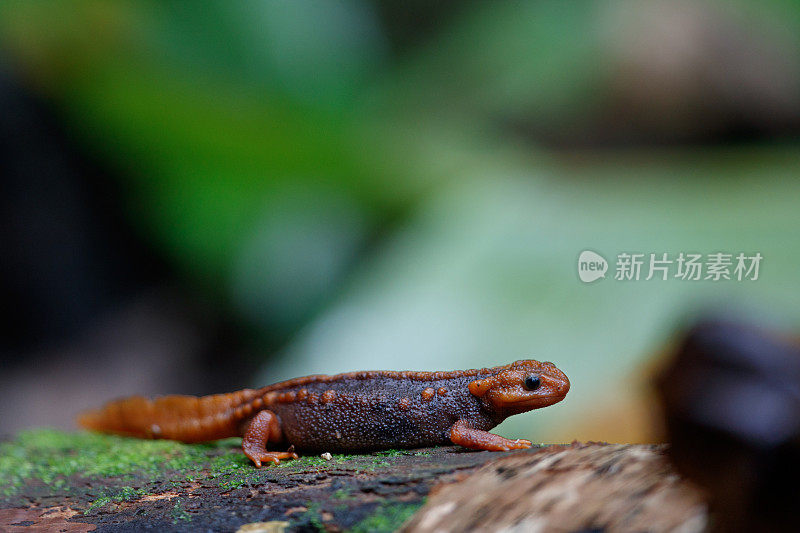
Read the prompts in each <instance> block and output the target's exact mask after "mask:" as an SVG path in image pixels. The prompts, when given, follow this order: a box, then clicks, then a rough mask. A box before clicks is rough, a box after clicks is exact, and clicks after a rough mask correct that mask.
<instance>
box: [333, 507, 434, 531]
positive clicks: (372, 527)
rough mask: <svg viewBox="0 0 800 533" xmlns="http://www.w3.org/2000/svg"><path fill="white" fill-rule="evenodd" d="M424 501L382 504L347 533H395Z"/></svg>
mask: <svg viewBox="0 0 800 533" xmlns="http://www.w3.org/2000/svg"><path fill="white" fill-rule="evenodd" d="M424 503H425V502H424V500H423V501H420V502H417V503H408V504H393V505H388V504H382V505H379V506H378V507H377V508H376V509H375V511H374V512H373V513H372V514H370V515H369V516H368V517H366V518H365V519H363V520H362V521H361V522H359V523H357V524H356V525H355V526H353V527H352V528H350V529H348V530H347V531H348V533H380V532H383V531H387V532H389V531H396V530H397V529H399V528H400V526H401V525H402V524H403V522H405V521H406V520H408V519H409V518H410V517H411V515H413V514H414V513H415V512H416V511H417V509H419V508H420V507H422V505H423V504H424Z"/></svg>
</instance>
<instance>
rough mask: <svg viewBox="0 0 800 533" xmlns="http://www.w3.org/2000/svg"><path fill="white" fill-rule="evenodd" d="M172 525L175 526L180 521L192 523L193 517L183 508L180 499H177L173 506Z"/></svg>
mask: <svg viewBox="0 0 800 533" xmlns="http://www.w3.org/2000/svg"><path fill="white" fill-rule="evenodd" d="M171 514H172V523H173V524H175V523H177V522H178V521H179V520H183V521H186V522H188V521H190V520H191V519H192V515H190V514H189V513H188V512H186V510H185V509H184V508H183V501H182V500H181V499H180V498H176V499H175V504H174V505H173V506H172V511H171Z"/></svg>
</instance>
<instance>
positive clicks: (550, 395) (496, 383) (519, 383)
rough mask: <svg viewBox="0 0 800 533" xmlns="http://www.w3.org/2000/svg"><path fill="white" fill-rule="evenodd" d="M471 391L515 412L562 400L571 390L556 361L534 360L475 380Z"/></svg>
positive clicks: (504, 410) (508, 412)
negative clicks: (541, 361) (555, 363)
mask: <svg viewBox="0 0 800 533" xmlns="http://www.w3.org/2000/svg"><path fill="white" fill-rule="evenodd" d="M469 391H470V392H471V393H472V394H473V395H474V396H477V397H478V398H480V399H481V400H482V401H483V402H484V403H485V404H486V405H487V406H488V407H491V408H492V409H493V410H495V411H497V412H500V413H503V414H505V415H512V414H516V413H523V412H525V411H530V410H531V409H539V408H541V407H547V406H548V405H553V404H554V403H557V402H560V401H561V400H563V399H564V397H565V396H566V395H567V392H569V379H568V378H567V376H566V375H565V374H564V373H563V372H562V371H561V370H559V369H558V368H556V365H554V364H553V363H550V362H547V361H546V362H543V363H540V362H539V361H534V360H532V359H530V360H526V361H517V362H516V363H512V364H510V365H508V366H507V367H505V368H503V369H502V370H500V371H499V372H498V373H496V374H494V375H492V376H489V377H488V378H484V379H479V380H476V381H473V382H472V383H470V384H469Z"/></svg>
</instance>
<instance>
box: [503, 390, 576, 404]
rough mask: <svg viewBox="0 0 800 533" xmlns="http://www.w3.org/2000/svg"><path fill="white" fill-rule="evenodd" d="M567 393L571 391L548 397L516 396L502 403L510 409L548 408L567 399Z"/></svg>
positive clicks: (504, 399)
mask: <svg viewBox="0 0 800 533" xmlns="http://www.w3.org/2000/svg"><path fill="white" fill-rule="evenodd" d="M567 392H569V391H564V392H557V393H553V394H548V395H547V396H529V397H527V398H525V397H519V396H516V397H514V398H502V400H501V401H502V403H503V404H504V405H507V406H509V407H510V406H514V407H531V408H535V407H546V406H548V405H552V404H554V403H558V402H560V401H561V400H563V399H564V398H566V396H567Z"/></svg>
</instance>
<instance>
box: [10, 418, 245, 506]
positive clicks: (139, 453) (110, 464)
mask: <svg viewBox="0 0 800 533" xmlns="http://www.w3.org/2000/svg"><path fill="white" fill-rule="evenodd" d="M229 446H230V442H229V441H223V442H221V443H216V444H203V445H194V446H190V445H186V444H181V443H177V442H174V441H168V440H146V439H132V438H126V437H118V436H112V435H100V434H95V433H86V432H80V433H65V432H61V431H55V430H50V429H39V430H32V431H24V432H21V433H20V434H19V435H18V436H17V437H16V438H15V439H14V440H12V441H9V442H4V443H1V444H0V495H2V496H5V497H9V496H13V495H14V494H16V493H17V492H18V491H19V489H20V487H22V485H23V484H24V483H25V482H26V481H29V480H38V481H41V482H43V483H44V484H46V485H48V486H50V487H51V488H53V489H59V488H63V487H65V486H67V478H69V477H70V476H73V475H78V476H81V477H84V478H89V479H91V478H118V479H120V480H121V481H125V480H130V479H133V478H134V477H136V478H138V479H144V480H145V481H147V480H154V479H158V478H160V477H161V476H163V473H164V471H178V472H186V473H187V477H188V476H189V474H190V473H196V472H197V471H198V470H199V469H200V465H203V466H206V464H207V463H208V461H207V456H208V454H209V451H211V450H214V449H215V448H220V449H221V450H223V452H222V454H221V455H219V456H217V457H214V459H213V460H212V461H211V466H212V468H216V469H218V470H222V471H229V470H231V469H236V468H243V467H244V466H245V464H246V460H245V461H242V460H241V453H238V452H235V451H229V452H227V453H226V452H225V451H224V450H225V449H226V447H229Z"/></svg>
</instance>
